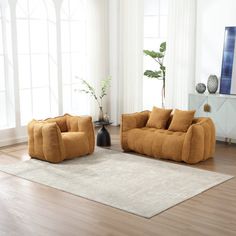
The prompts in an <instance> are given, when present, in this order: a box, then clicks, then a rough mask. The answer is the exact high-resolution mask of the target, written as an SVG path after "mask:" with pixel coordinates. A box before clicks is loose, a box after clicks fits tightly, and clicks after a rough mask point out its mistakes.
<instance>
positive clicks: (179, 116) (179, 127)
mask: <svg viewBox="0 0 236 236" xmlns="http://www.w3.org/2000/svg"><path fill="white" fill-rule="evenodd" d="M194 113H195V110H191V111H181V110H178V109H176V110H175V112H174V115H173V119H172V121H171V123H170V126H169V128H168V130H170V131H179V132H187V130H188V128H189V126H190V125H191V124H192V122H193V118H194Z"/></svg>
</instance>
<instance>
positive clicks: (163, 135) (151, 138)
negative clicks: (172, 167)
mask: <svg viewBox="0 0 236 236" xmlns="http://www.w3.org/2000/svg"><path fill="white" fill-rule="evenodd" d="M149 115H150V111H144V112H137V113H133V114H123V115H122V118H121V119H122V120H121V146H122V148H123V150H124V151H127V152H128V151H134V152H137V153H140V154H144V155H147V156H151V157H155V158H163V159H170V160H174V161H183V162H186V163H189V164H194V163H198V162H200V161H204V160H207V159H208V158H210V157H213V155H214V151H215V127H214V124H213V122H212V120H211V119H210V118H194V119H193V122H192V124H191V125H190V127H189V128H188V129H187V131H186V132H175V131H170V130H167V129H156V128H149V127H146V124H147V121H148V119H149ZM172 118H173V116H171V117H170V120H169V121H168V124H167V128H168V125H170V123H171V119H172Z"/></svg>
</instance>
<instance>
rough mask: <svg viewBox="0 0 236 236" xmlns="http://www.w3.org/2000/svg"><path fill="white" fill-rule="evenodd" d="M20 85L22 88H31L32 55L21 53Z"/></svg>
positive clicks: (19, 57)
mask: <svg viewBox="0 0 236 236" xmlns="http://www.w3.org/2000/svg"><path fill="white" fill-rule="evenodd" d="M18 59H19V60H18V61H19V78H20V80H19V85H20V88H21V89H23V88H30V86H31V82H30V81H31V77H30V56H29V55H19V56H18Z"/></svg>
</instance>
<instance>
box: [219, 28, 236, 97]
mask: <svg viewBox="0 0 236 236" xmlns="http://www.w3.org/2000/svg"><path fill="white" fill-rule="evenodd" d="M220 93H222V94H236V27H225V39H224V50H223V58H222V67H221V80H220Z"/></svg>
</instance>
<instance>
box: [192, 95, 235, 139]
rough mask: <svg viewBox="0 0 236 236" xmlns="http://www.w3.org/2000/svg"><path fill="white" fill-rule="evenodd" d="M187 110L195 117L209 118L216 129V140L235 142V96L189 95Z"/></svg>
mask: <svg viewBox="0 0 236 236" xmlns="http://www.w3.org/2000/svg"><path fill="white" fill-rule="evenodd" d="M189 109H195V110H196V115H195V116H196V117H210V118H211V119H212V120H213V122H214V124H215V127H216V137H217V140H221V141H222V140H225V141H226V142H231V141H232V142H236V96H234V95H222V94H197V93H192V94H189Z"/></svg>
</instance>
